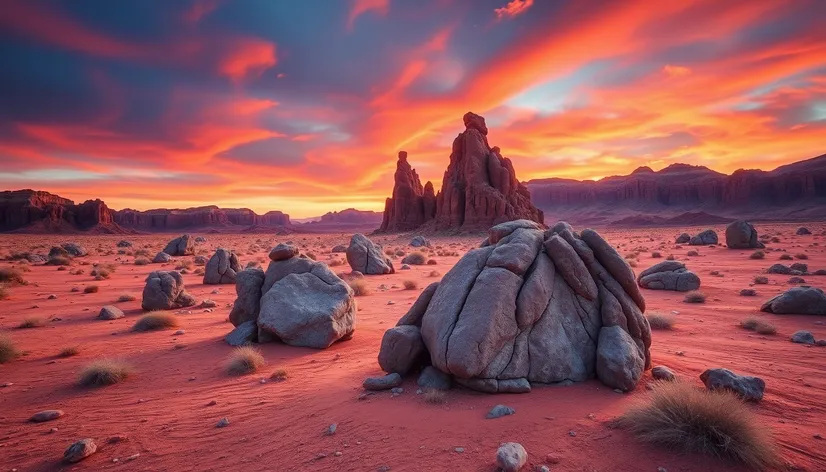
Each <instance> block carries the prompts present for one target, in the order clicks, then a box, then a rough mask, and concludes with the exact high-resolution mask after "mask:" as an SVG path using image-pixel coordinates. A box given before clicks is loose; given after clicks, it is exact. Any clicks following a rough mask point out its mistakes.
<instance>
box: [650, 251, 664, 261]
mask: <svg viewBox="0 0 826 472" xmlns="http://www.w3.org/2000/svg"><path fill="white" fill-rule="evenodd" d="M651 257H653V258H654V259H659V258H661V257H663V255H662V253H660V252H658V251H654V252H652V253H651Z"/></svg>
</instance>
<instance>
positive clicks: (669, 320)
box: [645, 312, 677, 329]
mask: <svg viewBox="0 0 826 472" xmlns="http://www.w3.org/2000/svg"><path fill="white" fill-rule="evenodd" d="M645 317H646V318H647V319H648V324H649V325H650V326H651V329H674V325H675V324H676V323H677V317H676V316H674V315H669V314H665V313H657V312H652V313H648V314H647V315H645Z"/></svg>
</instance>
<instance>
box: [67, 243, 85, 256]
mask: <svg viewBox="0 0 826 472" xmlns="http://www.w3.org/2000/svg"><path fill="white" fill-rule="evenodd" d="M60 247H62V248H63V249H65V250H66V252H68V253H69V255H70V256H72V257H83V256H85V255H87V254H89V252H88V251H86V249H85V248H84V247H83V246H81V245H80V244H77V243H63V244H61V245H60Z"/></svg>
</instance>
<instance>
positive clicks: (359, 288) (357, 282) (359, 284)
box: [348, 279, 373, 297]
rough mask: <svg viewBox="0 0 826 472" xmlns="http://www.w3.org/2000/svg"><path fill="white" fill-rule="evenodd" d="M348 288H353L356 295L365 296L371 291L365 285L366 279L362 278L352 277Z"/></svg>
mask: <svg viewBox="0 0 826 472" xmlns="http://www.w3.org/2000/svg"><path fill="white" fill-rule="evenodd" d="M348 283H349V284H350V288H352V289H353V294H355V296H357V297H365V296H367V295H370V294H371V293H373V290H372V289H371V288H370V286H369V285H367V281H366V280H364V279H353V280H351V281H350V282H348Z"/></svg>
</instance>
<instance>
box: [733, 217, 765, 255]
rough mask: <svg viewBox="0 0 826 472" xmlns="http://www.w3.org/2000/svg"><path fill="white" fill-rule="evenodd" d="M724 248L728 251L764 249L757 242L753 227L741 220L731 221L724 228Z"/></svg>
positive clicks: (755, 231) (761, 244)
mask: <svg viewBox="0 0 826 472" xmlns="http://www.w3.org/2000/svg"><path fill="white" fill-rule="evenodd" d="M726 246H728V248H729V249H763V248H764V247H766V246H764V245H763V243H761V242H760V241H759V240H758V237H757V230H756V229H754V226H752V224H751V223H749V222H747V221H743V220H736V221H732V222H731V223H730V224H729V225H728V226H726Z"/></svg>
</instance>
